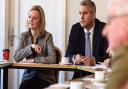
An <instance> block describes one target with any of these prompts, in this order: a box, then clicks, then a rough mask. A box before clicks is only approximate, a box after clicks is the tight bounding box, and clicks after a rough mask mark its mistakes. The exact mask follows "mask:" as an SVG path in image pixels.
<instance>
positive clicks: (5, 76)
mask: <svg viewBox="0 0 128 89" xmlns="http://www.w3.org/2000/svg"><path fill="white" fill-rule="evenodd" d="M3 89H8V68H7V67H5V68H3Z"/></svg>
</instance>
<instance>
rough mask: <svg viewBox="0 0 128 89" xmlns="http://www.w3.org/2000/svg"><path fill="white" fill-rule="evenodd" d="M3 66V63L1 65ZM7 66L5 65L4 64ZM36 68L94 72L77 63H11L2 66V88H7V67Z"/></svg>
mask: <svg viewBox="0 0 128 89" xmlns="http://www.w3.org/2000/svg"><path fill="white" fill-rule="evenodd" d="M3 66H4V65H3ZM6 66H7V65H6ZM10 68H11V69H36V70H45V69H55V70H58V71H59V70H61V71H88V72H92V73H94V72H95V69H92V68H89V67H81V66H79V65H63V64H41V63H13V64H11V65H10V64H9V66H8V67H4V76H6V77H4V81H3V83H4V86H3V87H4V89H7V88H8V69H10Z"/></svg>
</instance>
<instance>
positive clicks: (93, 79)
mask: <svg viewBox="0 0 128 89" xmlns="http://www.w3.org/2000/svg"><path fill="white" fill-rule="evenodd" d="M82 80H85V81H91V82H98V83H106V82H107V79H104V80H96V79H95V78H84V79H82Z"/></svg>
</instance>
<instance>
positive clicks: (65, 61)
mask: <svg viewBox="0 0 128 89" xmlns="http://www.w3.org/2000/svg"><path fill="white" fill-rule="evenodd" d="M61 64H69V58H68V57H62V60H61Z"/></svg>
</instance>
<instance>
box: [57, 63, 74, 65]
mask: <svg viewBox="0 0 128 89" xmlns="http://www.w3.org/2000/svg"><path fill="white" fill-rule="evenodd" d="M59 64H61V65H71V64H72V63H65V64H63V63H59Z"/></svg>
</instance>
